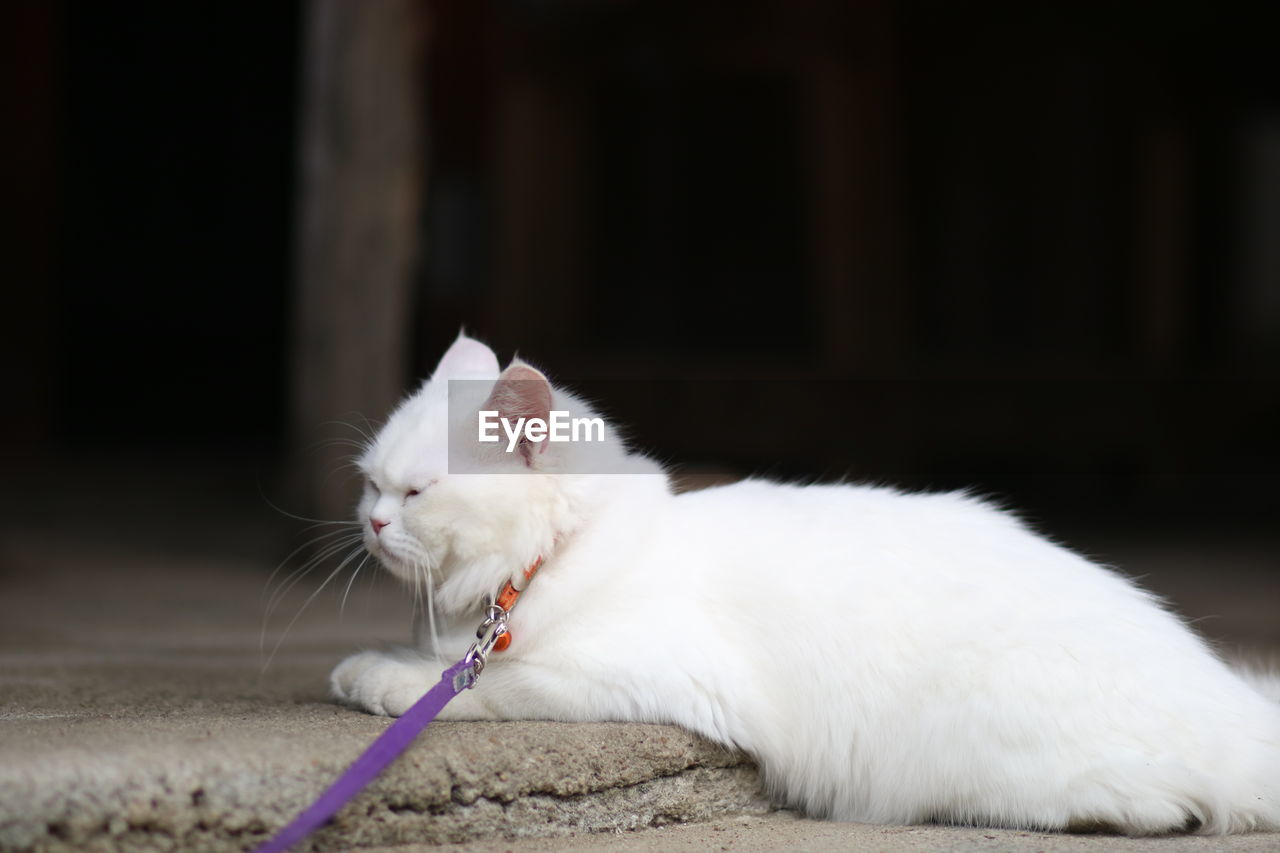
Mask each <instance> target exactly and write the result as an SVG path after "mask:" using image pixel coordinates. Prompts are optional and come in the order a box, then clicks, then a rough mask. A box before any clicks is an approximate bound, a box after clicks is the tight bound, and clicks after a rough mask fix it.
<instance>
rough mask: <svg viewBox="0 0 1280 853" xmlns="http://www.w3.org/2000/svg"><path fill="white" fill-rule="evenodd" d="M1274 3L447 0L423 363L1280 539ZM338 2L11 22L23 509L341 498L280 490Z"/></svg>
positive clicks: (425, 221)
mask: <svg viewBox="0 0 1280 853" xmlns="http://www.w3.org/2000/svg"><path fill="white" fill-rule="evenodd" d="M1265 5H1266V4H1256V5H1244V4H1237V5H1226V6H1224V5H1213V6H1205V5H1196V6H1190V5H1189V6H1181V5H1178V4H1172V5H1170V4H1159V5H1155V4H1118V5H1114V6H1106V7H1103V6H1094V5H1092V4H1074V3H1049V4H990V3H976V4H973V3H969V4H956V3H943V2H897V3H895V2H877V3H867V4H855V3H839V2H830V3H825V2H799V3H790V2H763V1H761V2H741V3H733V4H710V3H690V4H686V3H674V2H671V3H640V2H622V0H617V2H605V3H587V2H571V0H562V1H561V2H543V3H534V2H506V3H479V2H475V3H468V2H447V1H445V0H442V2H438V3H424V4H422V5H421V7H420V15H421V19H422V21H423V32H424V38H423V47H422V53H421V67H420V74H421V80H422V92H423V98H422V103H421V121H422V125H423V127H424V128H425V131H424V135H425V140H426V143H425V145H424V150H423V152H422V156H423V160H424V163H425V169H424V170H423V173H424V176H423V181H422V183H423V186H422V187H421V189H422V191H423V193H424V195H423V196H422V198H423V201H422V205H421V210H420V212H419V213H418V215H417V220H418V224H417V225H416V229H417V230H416V233H417V234H418V235H419V238H420V247H421V248H420V251H419V252H418V254H417V256H416V260H415V263H414V267H413V272H412V281H411V282H410V285H409V292H410V294H411V297H412V298H411V300H410V301H409V303H408V307H406V308H405V311H406V312H407V313H406V314H405V322H406V328H407V329H408V335H409V338H408V340H409V346H408V355H407V356H406V358H405V361H406V362H407V363H406V364H404V365H403V367H404V374H403V379H402V380H397V381H398V382H399V381H404V382H407V381H408V379H409V377H412V376H419V375H424V374H425V373H426V372H428V371H429V370H430V367H431V366H432V365H433V364H434V362H435V359H436V358H438V356H439V354H440V353H441V352H442V350H443V349H444V348H445V347H446V346H447V345H448V343H449V341H450V340H451V339H452V338H453V336H454V335H456V333H457V330H458V328H459V327H460V326H462V325H464V324H465V326H466V327H467V329H468V330H469V331H470V332H472V333H473V334H475V335H477V336H479V337H481V338H482V339H484V340H486V341H488V342H490V343H491V344H493V345H494V346H495V348H496V349H497V350H498V351H499V354H500V355H501V356H503V357H504V358H505V357H509V356H510V355H512V354H513V353H514V352H515V351H517V350H518V351H519V352H520V354H521V355H523V356H525V357H527V358H529V359H530V360H532V361H534V362H535V363H537V364H539V365H541V366H543V367H544V368H546V369H547V370H548V372H549V373H550V374H551V375H552V378H553V380H554V379H555V378H556V377H563V378H566V379H568V380H571V381H572V383H573V384H574V385H575V387H577V388H579V389H582V390H584V391H586V392H587V393H589V394H590V395H592V396H594V397H595V398H596V399H598V400H599V401H600V403H601V406H602V407H603V409H604V410H605V411H606V412H608V413H610V414H613V415H615V416H616V417H618V418H619V419H620V420H621V421H623V422H624V423H628V424H630V425H631V426H632V434H633V435H634V436H635V439H636V441H637V443H638V444H639V445H640V446H641V447H644V448H646V449H649V450H651V451H653V452H655V453H657V454H658V455H659V456H660V457H661V458H663V459H666V460H669V461H671V462H673V463H676V464H678V465H681V466H683V467H684V468H685V469H687V470H712V471H724V472H728V473H732V474H745V473H753V472H759V473H767V474H771V475H776V476H782V477H795V478H814V479H830V478H836V477H850V478H852V479H866V480H876V481H886V482H894V483H899V484H902V485H906V486H911V487H957V486H974V487H976V488H978V489H979V490H981V491H984V492H987V493H991V494H995V495H998V496H1000V497H1001V498H1002V499H1003V500H1005V501H1006V502H1008V503H1010V504H1012V505H1015V506H1019V507H1024V508H1026V509H1027V510H1028V511H1029V512H1031V513H1032V514H1033V515H1035V516H1037V517H1044V516H1051V515H1052V514H1054V513H1060V514H1064V515H1070V516H1071V517H1074V518H1084V519H1085V520H1086V521H1094V522H1104V521H1105V522H1107V523H1114V524H1120V525H1123V524H1124V523H1126V521H1127V520H1130V519H1141V520H1142V522H1143V523H1152V522H1154V523H1156V524H1163V525H1167V526H1169V527H1170V528H1172V527H1174V526H1179V525H1187V524H1190V525H1218V526H1221V525H1227V526H1230V527H1232V528H1233V529H1234V528H1241V529H1243V528H1249V529H1252V530H1262V531H1265V530H1268V529H1270V528H1271V527H1272V526H1273V525H1274V523H1275V520H1276V512H1275V500H1274V495H1275V494H1276V492H1277V487H1278V486H1280V452H1278V451H1277V449H1276V440H1277V437H1280V250H1278V249H1277V244H1278V243H1280V74H1277V73H1276V70H1275V52H1274V33H1275V29H1274V27H1273V26H1271V24H1272V21H1271V20H1270V19H1269V18H1268V17H1267V16H1266V15H1265V13H1264V9H1265ZM306 11H307V6H306V5H305V4H302V5H299V4H288V3H267V4H252V5H247V4H246V5H238V4H213V3H194V4H186V3H184V4H159V3H142V4H104V3H69V2H64V3H40V4H36V3H28V4H19V5H17V6H11V7H7V8H6V11H4V12H2V13H0V15H2V16H3V18H4V19H5V26H4V27H3V30H4V33H5V35H4V39H5V41H6V47H5V50H4V55H5V57H6V59H5V62H6V63H7V65H8V66H9V67H8V68H7V69H6V73H5V75H4V83H3V87H4V99H5V111H6V114H7V116H8V120H7V121H6V125H7V126H8V128H9V130H8V131H7V134H8V136H9V139H8V141H7V143H6V145H7V147H8V149H9V150H8V151H7V153H6V154H5V156H4V163H5V166H4V170H5V176H4V180H5V183H6V185H7V186H8V190H7V192H6V196H7V198H8V200H9V204H7V205H6V207H7V208H9V211H8V214H7V216H8V218H9V221H8V222H7V227H6V228H5V229H4V230H5V232H6V242H7V243H8V244H9V245H8V246H7V248H6V251H5V258H6V261H5V263H6V266H8V267H9V269H8V271H7V272H6V274H5V278H6V280H7V283H6V286H5V292H6V304H7V308H6V311H5V322H4V329H3V332H4V333H3V336H2V337H3V341H4V352H3V371H4V376H5V388H4V394H5V399H6V405H5V410H6V417H5V418H4V419H3V422H2V423H0V430H2V432H0V437H2V438H3V446H4V448H5V454H6V456H5V459H6V462H5V464H6V465H7V467H8V469H9V471H10V487H9V489H8V491H9V494H8V496H7V498H8V501H7V505H6V510H7V511H8V512H9V513H10V517H11V518H13V517H15V516H14V515H13V514H14V513H17V517H23V518H25V517H32V518H36V517H40V518H45V517H47V516H51V515H58V516H65V515H68V514H70V515H72V517H78V516H79V513H80V512H82V511H83V509H84V506H83V504H84V499H85V497H86V496H88V495H92V500H93V503H94V505H95V506H97V507H102V506H103V505H108V506H111V507H114V508H115V509H116V511H118V512H123V510H121V509H120V507H122V506H123V507H127V508H128V513H132V514H133V517H132V519H131V520H132V521H133V522H135V523H141V527H142V529H145V530H148V531H153V532H154V531H156V530H157V528H162V529H164V530H170V531H182V530H185V529H187V528H186V526H185V522H184V519H183V517H182V516H183V515H184V513H189V512H194V511H196V510H192V509H191V508H190V506H189V505H188V504H184V503H183V502H182V499H181V498H180V497H179V496H181V495H183V494H188V497H189V493H199V494H200V495H204V496H216V497H217V499H218V500H219V501H221V502H222V503H221V504H219V505H220V506H221V505H230V504H239V505H245V504H249V505H252V506H254V507H255V508H257V509H261V508H263V507H264V506H266V501H267V500H268V499H270V500H271V501H273V502H278V503H282V504H284V505H285V506H287V507H289V508H290V509H296V510H297V511H299V512H302V513H303V514H306V513H308V512H315V511H320V510H316V509H315V507H314V506H313V505H312V504H311V502H310V501H309V498H308V495H307V490H306V489H300V488H299V487H298V485H297V484H298V483H299V482H301V481H300V480H299V479H298V478H297V477H293V476H291V475H290V471H291V470H294V469H296V468H297V467H299V466H302V467H305V466H307V465H313V464H316V463H315V462H314V460H313V459H312V458H311V457H309V456H308V453H309V451H310V448H308V447H300V446H299V444H300V443H302V441H301V439H300V438H299V436H300V434H301V433H300V427H299V425H298V422H297V421H298V418H299V413H298V411H297V410H296V409H295V408H293V405H294V404H293V403H292V402H291V401H292V400H293V396H292V388H293V384H294V383H295V382H296V377H297V373H298V370H299V367H298V364H297V363H296V361H295V360H294V359H293V357H292V356H291V353H292V352H294V347H295V345H296V326H295V324H294V323H293V322H292V319H291V318H292V317H293V314H294V311H295V306H296V305H297V304H298V302H299V299H300V298H301V296H302V295H303V294H304V293H305V292H306V289H307V288H308V287H309V286H310V285H309V282H308V281H306V280H302V279H301V278H300V275H299V268H300V265H299V263H298V262H297V257H298V256H297V254H296V253H297V247H298V245H299V243H298V222H299V216H300V214H299V204H300V201H299V198H300V191H299V186H298V184H299V175H300V171H299V162H298V156H299V155H298V152H299V150H300V148H301V146H302V140H301V139H300V138H299V135H300V133H301V130H300V127H301V122H300V118H299V104H300V97H301V96H300V92H301V88H302V86H303V83H304V82H305V81H304V74H305V68H306V64H305V62H304V57H303V53H304V46H305V39H304V36H303V34H304V31H305V29H304V19H305V15H306ZM357 296H358V294H357ZM360 331H361V333H362V334H365V335H367V336H368V337H369V338H370V339H371V340H373V339H376V338H377V337H378V336H379V335H380V334H381V330H380V329H378V328H368V329H361V330H360ZM357 369H358V368H357ZM623 380H625V381H623ZM390 403H391V400H386V401H385V403H383V404H382V405H378V406H376V410H371V411H362V412H360V413H358V414H359V415H363V416H366V417H368V418H369V419H370V420H372V421H374V422H376V421H377V420H378V419H379V418H380V417H382V416H383V415H384V414H385V411H386V406H389V405H390ZM819 415H821V416H819ZM309 416H312V415H309ZM328 417H330V418H332V419H333V420H335V421H338V420H346V421H353V422H355V419H356V418H357V414H356V413H352V412H350V411H343V410H335V411H333V412H332V413H331V414H330V415H329V416H328ZM335 435H338V436H340V435H342V430H341V428H335ZM130 489H132V490H134V491H137V492H141V493H143V496H142V497H139V498H138V499H137V501H134V502H130V501H127V500H123V499H122V498H119V495H120V494H122V493H125V492H128V491H129V490H130ZM210 500H213V498H212V497H211V498H210ZM257 509H255V510H254V511H255V512H256V511H257ZM199 511H202V512H203V511H204V510H203V509H201V510H199ZM138 516H141V517H138ZM265 517H266V518H267V519H269V520H268V521H264V522H263V524H264V525H266V526H274V527H278V528H281V529H286V528H288V526H289V525H290V524H291V523H292V522H290V521H289V520H288V519H285V518H284V517H282V516H276V515H271V514H269V513H268V514H267V515H266V516H265ZM85 523H86V524H90V523H92V522H91V521H86V522H85ZM1134 523H1137V522H1136V521H1135V522H1134ZM170 535H173V536H175V537H177V536H178V535H179V534H178V533H171V534H170Z"/></svg>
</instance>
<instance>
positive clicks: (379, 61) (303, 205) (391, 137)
mask: <svg viewBox="0 0 1280 853" xmlns="http://www.w3.org/2000/svg"><path fill="white" fill-rule="evenodd" d="M302 9H303V12H302V14H303V16H304V20H303V39H304V43H303V46H302V81H301V104H302V106H301V114H300V122H299V139H298V152H299V176H298V190H297V205H298V208H297V221H298V231H297V238H296V239H297V243H296V251H297V254H296V263H295V272H296V276H297V281H296V291H295V303H294V318H293V323H294V325H293V352H292V373H293V383H292V388H293V399H292V417H293V429H292V440H293V442H294V448H293V449H294V454H295V459H296V462H295V476H294V477H293V486H294V488H295V490H296V493H297V496H296V498H295V499H296V500H298V501H299V502H300V503H299V504H298V505H299V506H300V507H302V508H305V512H306V513H308V514H313V515H316V516H318V517H320V518H325V519H337V518H348V517H350V513H351V506H352V502H353V500H354V497H355V494H356V482H355V478H354V477H353V476H351V474H350V473H349V471H344V470H342V469H343V463H344V461H345V460H346V459H348V458H349V457H350V456H351V454H352V453H353V452H354V449H353V448H352V447H351V446H350V445H346V444H340V443H335V440H337V439H355V440H359V439H360V435H359V434H358V433H357V432H356V429H353V428H351V427H346V426H342V425H341V423H345V424H351V425H353V426H354V427H355V428H358V429H360V430H366V429H368V427H367V426H366V421H365V418H368V420H369V421H372V422H373V423H375V424H376V423H377V422H378V421H379V420H381V419H382V418H383V417H385V415H386V413H387V411H388V409H389V408H390V407H391V406H392V405H393V404H394V403H395V401H396V399H397V397H399V396H400V394H401V393H403V391H404V390H405V385H406V382H407V380H408V375H407V367H408V361H409V341H410V338H409V332H410V328H409V324H410V319H411V317H412V305H411V286H412V283H413V278H414V273H415V269H416V261H417V255H418V249H419V247H418V242H419V233H420V229H419V209H420V204H421V193H422V187H423V168H424V167H423V159H424V157H423V155H424V142H423V135H424V133H423V129H422V125H421V108H422V103H423V100H422V97H421V94H420V92H421V84H422V75H421V69H422V64H421V61H420V60H421V56H420V52H421V49H422V47H423V39H422V36H423V34H424V21H423V17H424V13H423V9H424V6H423V4H422V3H420V2H418V0H361V2H358V3H353V2H347V0H312V2H309V3H306V4H303V7H302ZM337 422H341V423H337Z"/></svg>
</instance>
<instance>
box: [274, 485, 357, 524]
mask: <svg viewBox="0 0 1280 853" xmlns="http://www.w3.org/2000/svg"><path fill="white" fill-rule="evenodd" d="M258 496H259V497H261V498H262V499H263V500H264V501H266V504H267V506H269V507H271V508H272V509H273V510H275V511H276V512H278V513H280V514H281V515H283V516H285V517H286V518H292V519H293V520H294V521H305V522H308V523H310V524H312V525H315V526H318V527H319V526H326V525H345V526H347V527H359V526H360V522H358V521H353V520H352V519H349V518H344V519H339V520H337V521H335V520H333V519H330V518H308V517H307V516H305V515H298V514H297V513H293V512H289V511H288V510H287V509H284V508H283V507H281V506H279V505H278V504H276V503H275V502H274V501H273V500H271V498H269V497H267V496H266V494H265V493H263V491H262V490H261V489H259V490H258Z"/></svg>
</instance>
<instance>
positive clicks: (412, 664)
mask: <svg viewBox="0 0 1280 853" xmlns="http://www.w3.org/2000/svg"><path fill="white" fill-rule="evenodd" d="M439 680H440V674H439V672H438V671H436V668H434V667H433V666H431V665H430V664H429V663H428V662H427V661H424V660H423V659H421V658H415V657H411V656H408V655H401V656H397V655H391V654H385V653H383V652H361V653H360V654H356V655H352V656H351V657H349V658H347V659H346V660H344V661H343V662H342V663H340V664H338V665H337V667H335V668H334V670H333V674H332V675H331V676H329V685H330V687H331V688H332V690H333V695H334V697H335V698H336V699H338V700H339V701H341V702H345V703H346V704H348V705H354V706H355V707H357V708H363V709H364V710H366V711H368V712H369V713H371V714H382V715H384V716H388V717H398V716H400V715H401V714H403V713H404V712H405V711H407V710H409V707H410V706H411V705H413V703H414V702H416V701H418V699H419V698H420V697H421V696H422V694H424V693H426V692H427V691H428V690H430V689H431V688H432V687H434V686H435V684H436V682H437V681H439Z"/></svg>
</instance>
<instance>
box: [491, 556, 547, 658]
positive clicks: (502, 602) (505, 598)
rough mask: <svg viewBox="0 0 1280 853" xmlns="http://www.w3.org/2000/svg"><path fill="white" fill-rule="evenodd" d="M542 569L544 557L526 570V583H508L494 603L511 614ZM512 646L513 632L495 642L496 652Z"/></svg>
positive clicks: (505, 632)
mask: <svg viewBox="0 0 1280 853" xmlns="http://www.w3.org/2000/svg"><path fill="white" fill-rule="evenodd" d="M540 568H542V557H538V559H536V560H534V561H533V562H532V563H530V564H529V568H527V569H525V570H524V572H523V574H524V582H523V583H521V584H520V586H519V587H517V586H516V585H515V582H514V581H511V580H509V581H507V582H506V583H505V584H504V585H503V587H502V591H501V592H499V593H498V597H497V598H495V599H494V600H493V603H494V604H496V605H498V606H499V607H501V608H502V609H503V610H504V611H505V612H507V613H510V612H511V610H512V609H513V608H514V607H515V606H516V602H517V601H519V600H520V593H522V592H524V588H525V587H526V586H527V585H528V584H529V581H531V580H533V576H534V575H535V574H537V572H538V569H540ZM510 645H511V632H510V631H504V632H503V633H502V635H501V636H499V637H498V639H497V640H495V641H494V643H493V650H494V651H495V652H501V651H506V649H507V647H508V646H510Z"/></svg>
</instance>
